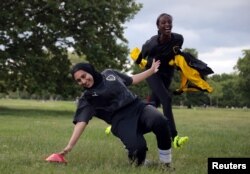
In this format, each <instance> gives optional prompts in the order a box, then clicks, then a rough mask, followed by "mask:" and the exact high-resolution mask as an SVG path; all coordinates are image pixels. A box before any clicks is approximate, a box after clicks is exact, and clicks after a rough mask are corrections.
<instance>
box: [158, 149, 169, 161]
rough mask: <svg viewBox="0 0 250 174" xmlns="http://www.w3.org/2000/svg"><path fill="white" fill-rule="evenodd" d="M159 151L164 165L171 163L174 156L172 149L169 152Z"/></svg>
mask: <svg viewBox="0 0 250 174" xmlns="http://www.w3.org/2000/svg"><path fill="white" fill-rule="evenodd" d="M158 150H159V158H160V161H161V162H162V163H171V161H172V155H171V148H170V149H168V150H161V149H158Z"/></svg>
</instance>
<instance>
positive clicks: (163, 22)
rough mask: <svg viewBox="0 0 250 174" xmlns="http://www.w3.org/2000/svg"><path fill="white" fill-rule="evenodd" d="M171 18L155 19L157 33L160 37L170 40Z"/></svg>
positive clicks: (164, 16)
mask: <svg viewBox="0 0 250 174" xmlns="http://www.w3.org/2000/svg"><path fill="white" fill-rule="evenodd" d="M172 22H173V19H172V16H170V15H167V14H165V15H162V16H160V17H159V18H158V19H157V27H158V30H159V32H160V33H161V37H165V38H170V37H171V30H172V27H173V26H172Z"/></svg>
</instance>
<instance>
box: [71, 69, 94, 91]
mask: <svg viewBox="0 0 250 174" xmlns="http://www.w3.org/2000/svg"><path fill="white" fill-rule="evenodd" d="M74 79H75V81H76V82H77V83H78V85H80V86H81V87H84V88H91V87H92V86H93V85H94V79H93V76H92V75H91V74H90V73H88V72H86V71H83V70H78V71H76V72H75V73H74Z"/></svg>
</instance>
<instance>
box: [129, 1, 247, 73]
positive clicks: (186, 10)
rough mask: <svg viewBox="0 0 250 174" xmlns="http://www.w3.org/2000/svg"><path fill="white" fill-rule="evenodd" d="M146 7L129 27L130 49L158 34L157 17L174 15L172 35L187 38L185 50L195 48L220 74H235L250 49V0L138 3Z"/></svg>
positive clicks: (199, 56) (185, 39) (199, 55)
mask: <svg viewBox="0 0 250 174" xmlns="http://www.w3.org/2000/svg"><path fill="white" fill-rule="evenodd" d="M136 1H137V2H140V3H142V4H143V8H142V9H141V10H140V12H139V13H137V14H136V15H135V17H134V19H132V20H130V21H129V22H127V23H126V24H125V26H126V30H125V37H126V38H127V40H128V42H129V48H130V49H132V48H134V47H139V48H141V46H142V44H143V43H144V42H145V41H146V40H148V39H149V38H150V37H151V36H152V35H155V34H156V33H157V27H156V24H155V22H156V18H157V17H158V15H159V14H161V13H164V12H165V13H169V14H171V15H172V16H173V19H174V20H173V29H172V32H176V33H180V34H182V35H183V37H184V44H183V48H194V49H196V50H197V51H198V58H199V59H201V60H203V61H204V62H206V63H207V64H208V66H209V67H211V68H212V69H213V70H214V72H215V73H216V74H221V73H231V72H233V71H234V70H233V67H234V66H235V65H236V63H237V60H238V58H239V57H243V54H242V50H243V49H250V0H210V1H207V0H136Z"/></svg>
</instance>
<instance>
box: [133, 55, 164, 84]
mask: <svg viewBox="0 0 250 174" xmlns="http://www.w3.org/2000/svg"><path fill="white" fill-rule="evenodd" d="M160 63H161V62H160V60H157V61H155V59H153V63H152V65H151V68H150V69H148V70H146V71H143V72H141V73H139V74H135V75H133V76H132V79H133V82H132V84H137V83H139V82H141V81H143V80H145V79H146V78H148V77H149V76H151V75H153V74H154V73H156V72H157V71H158V70H159V66H160Z"/></svg>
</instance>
